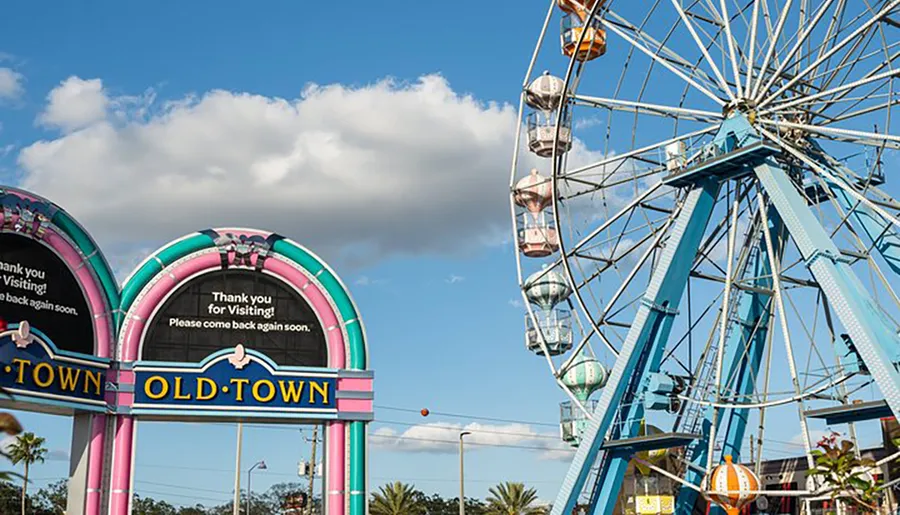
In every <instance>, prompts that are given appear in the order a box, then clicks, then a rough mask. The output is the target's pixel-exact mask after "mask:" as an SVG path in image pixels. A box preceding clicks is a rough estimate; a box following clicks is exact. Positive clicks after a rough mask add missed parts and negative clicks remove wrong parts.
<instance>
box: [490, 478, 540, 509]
mask: <svg viewBox="0 0 900 515" xmlns="http://www.w3.org/2000/svg"><path fill="white" fill-rule="evenodd" d="M488 493H490V495H489V496H488V498H487V503H488V505H487V514H488V515H543V514H544V512H545V511H546V510H545V509H544V508H543V507H540V506H535V502H536V501H537V492H536V491H535V490H534V488H527V489H526V488H525V485H524V484H522V483H514V482H509V481H507V482H505V483H500V484H499V485H497V486H494V487H492V488H491V489H489V490H488Z"/></svg>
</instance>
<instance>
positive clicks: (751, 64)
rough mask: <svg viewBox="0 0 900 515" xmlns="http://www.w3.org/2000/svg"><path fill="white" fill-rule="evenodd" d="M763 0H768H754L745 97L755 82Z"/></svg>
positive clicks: (748, 94)
mask: <svg viewBox="0 0 900 515" xmlns="http://www.w3.org/2000/svg"><path fill="white" fill-rule="evenodd" d="M763 1H766V0H753V16H752V21H751V22H750V23H751V26H750V43H749V45H748V46H749V47H750V48H749V49H748V53H749V56H748V57H747V64H748V66H747V74H746V77H745V78H746V83H745V85H744V96H745V97H749V96H750V86H751V83H752V82H753V68H754V66H756V61H755V58H756V46H757V43H756V36H757V30H758V27H759V4H760V2H763Z"/></svg>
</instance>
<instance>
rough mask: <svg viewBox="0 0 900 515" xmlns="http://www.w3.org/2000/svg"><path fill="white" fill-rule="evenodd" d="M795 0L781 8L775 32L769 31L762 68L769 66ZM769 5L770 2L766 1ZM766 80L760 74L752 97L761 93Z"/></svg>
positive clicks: (789, 0)
mask: <svg viewBox="0 0 900 515" xmlns="http://www.w3.org/2000/svg"><path fill="white" fill-rule="evenodd" d="M792 3H793V0H787V2H786V3H785V6H784V7H783V8H782V10H781V15H780V16H779V17H778V22H777V25H776V26H775V32H774V33H772V32H771V31H770V32H769V49H768V50H767V51H766V56H765V57H764V58H763V62H762V66H760V68H761V69H762V70H766V69H768V67H769V62H770V61H771V60H772V57H773V56H774V55H775V49H776V48H777V47H778V40H779V39H780V38H781V31H782V30H784V25H785V22H787V17H788V13H789V12H790V10H791V4H792ZM766 4H767V5H768V2H766ZM763 80H765V76H764V75H763V74H760V76H759V79H758V80H757V81H756V86H754V87H753V93H752V94H751V97H752V98H757V96H758V95H759V89H760V87H761V86H762V82H763Z"/></svg>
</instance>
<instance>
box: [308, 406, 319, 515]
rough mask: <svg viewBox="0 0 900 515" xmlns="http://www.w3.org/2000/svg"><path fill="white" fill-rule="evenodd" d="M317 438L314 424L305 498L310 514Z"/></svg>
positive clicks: (317, 433) (316, 426) (311, 510)
mask: <svg viewBox="0 0 900 515" xmlns="http://www.w3.org/2000/svg"><path fill="white" fill-rule="evenodd" d="M318 439H319V425H318V424H316V425H314V426H313V436H312V452H310V464H309V486H308V490H307V498H306V506H307V510H308V511H307V513H309V515H312V512H313V482H314V481H315V480H316V443H317V441H318Z"/></svg>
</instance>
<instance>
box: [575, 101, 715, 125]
mask: <svg viewBox="0 0 900 515" xmlns="http://www.w3.org/2000/svg"><path fill="white" fill-rule="evenodd" d="M571 98H572V99H574V100H575V101H577V102H583V103H584V104H587V105H590V106H593V107H602V108H605V109H609V110H612V111H623V112H628V113H638V114H648V115H654V116H661V117H665V118H678V119H682V120H693V121H697V122H706V123H715V122H720V121H721V120H722V119H723V118H724V116H723V115H722V113H721V112H719V113H716V112H713V111H702V110H699V109H686V108H683V107H673V106H667V105H660V104H649V103H646V102H633V101H629V100H619V99H614V98H603V97H595V96H589V95H579V94H574V95H572V96H571Z"/></svg>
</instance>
